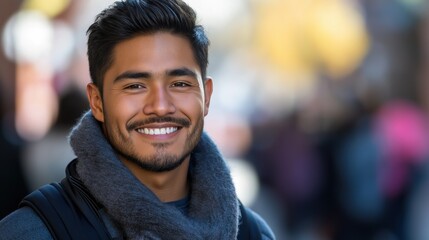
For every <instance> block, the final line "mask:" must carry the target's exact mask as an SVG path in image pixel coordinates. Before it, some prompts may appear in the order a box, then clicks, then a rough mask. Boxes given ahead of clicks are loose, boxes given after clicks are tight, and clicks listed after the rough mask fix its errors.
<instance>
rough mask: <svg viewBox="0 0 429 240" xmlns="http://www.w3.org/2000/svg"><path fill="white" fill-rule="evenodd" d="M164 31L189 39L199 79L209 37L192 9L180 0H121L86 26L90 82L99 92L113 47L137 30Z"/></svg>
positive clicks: (140, 32) (111, 57)
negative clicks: (198, 69)
mask: <svg viewBox="0 0 429 240" xmlns="http://www.w3.org/2000/svg"><path fill="white" fill-rule="evenodd" d="M158 31H167V32H171V33H174V34H179V35H182V36H184V37H186V38H187V39H189V41H190V43H191V46H192V50H193V52H194V56H195V59H196V61H197V63H198V65H199V67H200V70H201V75H202V78H203V80H204V79H205V78H206V72H207V65H208V46H209V40H208V38H207V36H206V34H205V32H204V28H203V27H202V26H201V25H197V24H196V13H195V12H194V10H193V9H192V8H191V7H189V6H188V5H187V4H186V3H185V2H183V1H181V0H123V1H117V2H115V3H113V4H112V5H111V6H110V7H108V8H106V9H104V10H103V11H102V12H101V13H100V14H98V15H97V17H96V19H95V22H94V23H93V24H92V25H91V26H90V27H89V28H88V31H87V34H88V61H89V71H90V75H91V79H92V82H93V83H94V84H95V85H96V86H97V87H98V89H99V90H100V92H101V93H102V92H103V77H104V74H105V73H106V71H107V69H108V68H109V67H110V65H111V64H112V62H113V48H114V47H115V46H116V45H117V44H118V43H120V42H122V41H124V40H127V39H130V38H132V37H135V36H137V35H141V34H151V33H155V32H158Z"/></svg>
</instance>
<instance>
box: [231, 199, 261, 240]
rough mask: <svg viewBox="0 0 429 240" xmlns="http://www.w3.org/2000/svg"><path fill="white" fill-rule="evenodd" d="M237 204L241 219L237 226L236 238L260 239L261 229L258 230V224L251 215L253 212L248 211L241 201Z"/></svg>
mask: <svg viewBox="0 0 429 240" xmlns="http://www.w3.org/2000/svg"><path fill="white" fill-rule="evenodd" d="M239 205H240V212H241V220H240V225H239V226H238V236H237V240H259V239H261V231H260V230H259V226H258V224H257V223H256V219H255V218H254V217H253V214H252V213H251V212H248V211H247V209H246V208H245V207H244V206H243V204H242V203H241V202H239Z"/></svg>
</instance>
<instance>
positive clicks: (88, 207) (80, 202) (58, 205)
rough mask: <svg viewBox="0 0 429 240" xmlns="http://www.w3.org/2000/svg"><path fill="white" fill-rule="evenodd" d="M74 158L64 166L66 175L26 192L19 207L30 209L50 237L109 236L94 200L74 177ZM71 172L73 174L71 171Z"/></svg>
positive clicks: (101, 237)
mask: <svg viewBox="0 0 429 240" xmlns="http://www.w3.org/2000/svg"><path fill="white" fill-rule="evenodd" d="M74 165H75V161H73V162H71V163H70V164H69V166H68V167H67V177H66V178H65V179H63V180H62V181H61V183H60V184H58V183H51V184H47V185H44V186H42V187H41V188H39V189H38V190H35V191H34V192H32V193H30V194H29V195H27V196H26V197H25V198H24V199H23V200H22V202H21V203H20V205H19V206H20V207H23V206H28V207H30V208H32V209H33V210H34V211H35V212H36V213H37V214H38V215H39V216H40V218H41V219H42V220H43V222H44V223H45V225H46V227H47V228H48V230H49V232H50V233H51V235H52V237H53V238H54V239H61V240H63V239H65V240H73V239H111V237H110V235H109V233H108V231H107V229H106V227H105V225H104V223H103V221H102V219H101V217H100V216H99V213H98V211H97V209H98V208H99V207H98V205H97V203H96V202H95V200H94V199H93V198H92V197H91V195H89V193H88V192H87V190H86V188H85V186H84V185H83V184H82V182H81V181H80V180H79V179H78V178H76V177H75V176H71V175H70V174H71V172H72V171H73V170H70V169H74ZM73 174H74V173H73Z"/></svg>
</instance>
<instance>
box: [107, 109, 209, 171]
mask: <svg viewBox="0 0 429 240" xmlns="http://www.w3.org/2000/svg"><path fill="white" fill-rule="evenodd" d="M105 119H106V120H107V118H105ZM105 124H106V126H109V125H108V124H107V122H106V123H105ZM203 126H204V118H203V117H201V118H200V119H199V120H198V121H197V123H196V125H195V127H194V129H193V130H191V132H190V133H189V134H188V135H187V138H186V142H185V146H184V149H183V151H182V153H181V154H170V153H168V149H167V148H168V147H169V145H170V144H169V143H152V147H153V148H154V149H155V153H154V154H153V155H149V156H143V155H141V154H138V152H137V151H136V150H135V146H134V145H133V143H132V140H131V139H130V138H127V137H126V136H124V135H123V134H122V133H121V132H120V131H119V128H118V129H116V131H108V132H110V134H107V137H108V139H109V141H110V143H111V145H112V147H113V148H114V149H115V150H116V152H117V154H118V155H119V156H121V157H122V159H124V160H125V161H130V162H132V163H134V164H136V165H137V166H139V167H140V168H142V169H144V170H147V171H151V172H167V171H171V170H173V169H176V168H177V167H179V166H180V165H181V164H182V163H183V162H184V161H185V160H186V159H187V158H188V157H189V156H190V154H191V153H192V151H193V150H194V148H195V147H196V146H197V144H198V142H199V140H200V138H201V134H202V132H203ZM190 127H192V126H189V127H186V128H190ZM186 128H185V127H184V128H182V129H181V130H180V131H184V130H185V129H186ZM106 130H107V129H106Z"/></svg>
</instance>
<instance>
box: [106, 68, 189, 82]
mask: <svg viewBox="0 0 429 240" xmlns="http://www.w3.org/2000/svg"><path fill="white" fill-rule="evenodd" d="M166 75H167V76H170V77H181V76H189V77H193V78H195V79H197V73H196V72H195V71H192V70H191V69H189V68H186V67H183V68H177V69H172V70H167V71H166ZM151 76H152V74H151V73H149V72H134V71H126V72H124V73H121V74H120V75H119V76H117V77H116V78H115V80H113V82H117V81H120V80H124V79H149V78H151Z"/></svg>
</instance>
